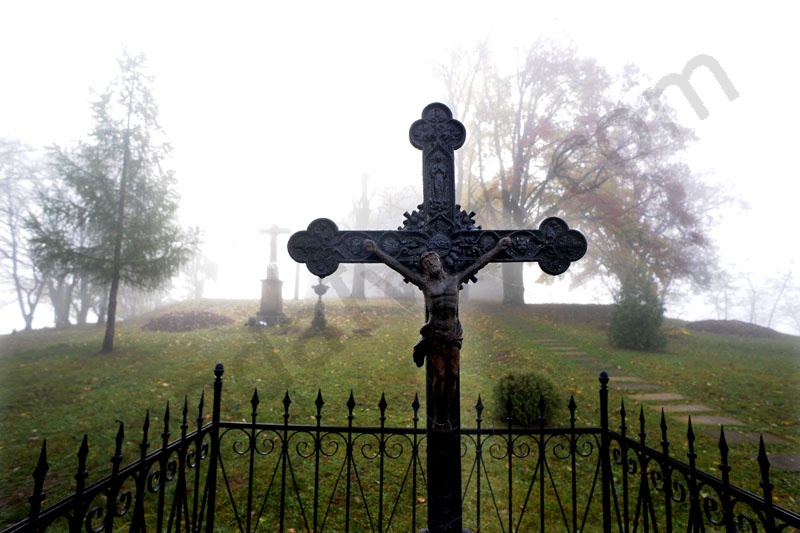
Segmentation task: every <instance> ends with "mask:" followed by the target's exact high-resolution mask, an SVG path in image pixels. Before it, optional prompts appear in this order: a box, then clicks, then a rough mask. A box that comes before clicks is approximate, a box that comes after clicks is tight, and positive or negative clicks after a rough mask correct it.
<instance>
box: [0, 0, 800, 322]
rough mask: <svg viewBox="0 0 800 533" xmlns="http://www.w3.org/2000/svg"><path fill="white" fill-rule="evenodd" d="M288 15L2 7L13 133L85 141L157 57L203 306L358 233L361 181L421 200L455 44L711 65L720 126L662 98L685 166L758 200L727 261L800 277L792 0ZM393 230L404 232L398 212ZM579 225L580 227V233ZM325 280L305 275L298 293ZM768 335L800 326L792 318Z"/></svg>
mask: <svg viewBox="0 0 800 533" xmlns="http://www.w3.org/2000/svg"><path fill="white" fill-rule="evenodd" d="M275 4H276V3H267V2H254V1H253V2H239V3H236V4H225V5H224V6H223V4H222V3H209V2H200V3H189V2H176V3H169V4H167V3H163V2H137V3H122V2H100V1H98V2H85V1H73V2H14V3H12V2H4V3H2V4H0V66H1V67H2V75H3V83H2V84H0V136H2V137H7V138H12V139H19V140H20V141H22V142H24V143H26V144H28V145H31V146H33V147H34V148H36V149H43V148H44V147H46V146H48V145H51V144H54V143H55V144H60V145H66V144H69V143H70V142H72V141H74V140H76V139H79V138H81V137H84V136H85V135H86V133H87V132H88V131H89V130H90V128H91V126H92V117H91V114H90V112H89V107H88V102H89V98H90V95H89V88H90V87H91V86H93V85H94V86H97V87H98V88H102V87H103V86H104V85H105V84H106V82H107V81H108V80H109V79H110V78H111V77H112V76H113V75H114V73H115V71H116V59H117V58H118V57H119V55H120V53H121V50H122V49H123V47H127V49H128V50H129V51H130V52H131V53H139V52H142V53H145V54H146V55H147V58H148V60H149V65H150V71H151V73H152V74H153V75H154V76H155V96H156V98H157V100H158V102H159V106H160V113H161V114H160V117H161V123H162V126H163V127H164V129H165V131H166V134H167V137H168V139H169V140H170V142H171V144H172V146H173V149H174V151H173V157H172V161H171V165H170V166H171V168H172V169H174V170H175V171H176V174H177V177H178V180H179V187H180V193H181V197H182V204H181V217H182V220H183V222H184V223H185V224H186V225H193V226H200V227H201V228H202V229H203V231H204V235H205V242H206V248H205V251H206V254H207V255H208V256H209V257H210V258H211V259H212V260H213V261H215V262H216V263H217V264H218V266H219V273H218V279H217V281H216V282H213V283H211V284H209V285H208V286H207V288H206V293H205V295H206V296H207V297H210V298H253V299H256V298H258V297H259V295H260V282H259V280H260V279H262V278H263V277H265V274H266V265H267V255H268V242H267V238H266V236H264V235H262V234H261V233H260V231H259V230H261V229H263V228H267V227H269V226H272V225H273V224H278V225H280V226H283V227H286V228H289V229H291V230H292V231H297V230H301V229H305V228H306V226H307V224H308V223H309V222H310V221H311V220H313V219H315V218H318V217H327V218H331V219H333V220H335V221H342V220H344V219H345V218H346V217H347V215H348V213H349V212H350V211H351V210H352V208H353V202H354V200H356V199H357V198H358V197H359V196H360V195H361V179H362V176H364V175H368V176H369V186H370V189H371V190H382V189H386V188H397V189H399V188H404V187H409V186H414V187H417V188H418V189H417V190H419V200H420V201H421V196H422V193H421V185H420V180H421V174H420V170H421V157H420V152H419V151H417V150H416V149H414V148H413V147H411V145H410V144H409V142H408V128H409V126H410V124H411V123H412V122H413V121H414V120H416V119H417V118H419V115H420V112H421V111H422V109H423V107H424V106H425V105H427V104H428V103H430V102H434V101H444V102H445V103H447V102H446V96H445V94H444V91H443V86H442V84H441V82H440V81H439V80H438V79H437V78H436V76H435V75H434V67H435V65H436V64H437V63H444V62H446V60H447V55H448V54H449V52H450V51H451V50H453V49H455V48H457V47H461V48H470V47H472V46H474V45H475V44H476V43H477V42H479V41H483V40H486V41H488V42H489V43H490V46H491V48H492V49H493V50H494V53H495V60H496V61H498V62H500V63H504V64H507V65H508V66H512V65H515V64H516V60H517V59H518V58H519V57H520V56H521V54H522V53H523V51H524V50H525V49H526V48H527V47H528V46H529V45H530V44H531V43H532V42H533V40H534V39H536V38H537V37H539V36H545V37H550V38H553V39H556V40H559V41H561V42H563V43H573V44H574V45H575V46H577V48H578V51H579V53H580V54H581V55H584V56H591V57H596V58H597V59H598V60H599V62H600V63H601V64H603V65H605V66H606V67H607V68H608V69H609V70H610V71H612V72H618V71H619V70H620V69H621V68H622V66H623V65H625V64H626V63H635V64H637V65H638V66H639V67H640V68H641V70H642V71H643V72H645V73H647V74H648V75H650V76H651V77H652V79H653V80H654V81H655V80H658V79H660V78H661V77H662V76H664V75H667V74H669V73H671V72H680V71H681V70H682V69H683V68H684V66H685V65H686V63H687V62H688V61H689V60H691V59H692V58H694V57H696V56H698V55H699V54H707V55H709V56H712V57H713V58H715V59H716V60H717V61H718V62H719V64H720V65H721V66H722V68H723V69H724V71H725V73H726V74H727V76H728V77H729V79H730V80H731V82H732V83H733V84H734V85H735V87H736V90H737V91H738V93H739V97H738V98H735V99H733V100H731V99H729V98H728V97H727V96H726V95H725V93H724V92H723V90H722V89H721V88H720V86H719V84H718V83H717V82H716V81H715V80H714V77H713V76H712V75H711V74H710V73H709V72H707V71H705V70H704V69H702V68H701V69H699V70H698V71H697V72H696V73H695V75H693V77H692V84H693V85H694V87H695V88H696V90H697V91H698V93H699V94H700V96H701V98H702V101H703V103H704V105H705V106H706V107H707V109H708V112H709V115H708V116H707V117H706V118H705V119H703V120H701V119H700V118H699V117H698V116H697V114H696V113H695V111H694V110H693V109H692V107H691V106H690V105H689V103H688V102H687V100H686V99H685V98H684V97H683V95H682V94H681V92H680V91H679V90H678V89H677V88H676V87H672V88H669V89H667V90H666V91H665V94H666V95H667V97H668V98H669V99H670V101H671V103H672V104H673V105H674V106H675V107H676V108H677V109H678V113H679V115H678V121H679V123H680V124H681V125H685V126H687V127H690V128H694V129H695V130H696V133H697V134H698V136H699V141H698V142H697V143H696V144H695V145H694V146H693V147H692V149H691V151H690V153H689V154H688V158H689V161H690V163H691V165H692V168H693V169H694V170H695V171H696V172H697V173H698V174H699V175H701V176H703V178H704V179H706V180H707V181H709V182H710V183H723V184H726V185H728V186H730V189H731V191H732V192H733V193H734V194H735V195H736V196H737V197H738V198H740V199H741V200H743V201H746V203H747V208H746V209H744V208H739V207H731V208H730V209H728V210H726V211H725V212H724V213H721V214H720V217H719V218H720V221H721V223H720V224H719V225H718V226H716V227H714V228H713V230H712V231H711V236H712V238H713V240H714V241H715V243H716V245H717V246H718V248H719V253H720V256H721V259H722V263H723V265H725V266H726V268H727V269H728V270H729V272H730V273H731V275H732V276H736V277H739V278H745V279H749V280H750V283H752V284H753V285H755V286H761V285H763V286H766V285H767V284H768V283H769V280H773V279H781V278H782V277H784V276H785V275H786V274H787V273H788V272H790V271H792V270H793V269H794V270H796V269H797V266H798V264H800V263H798V260H799V259H800V251H798V247H797V245H796V242H795V241H796V240H797V237H796V236H795V235H794V232H795V231H796V228H797V225H798V224H797V215H796V203H797V192H798V188H799V187H798V185H797V183H798V180H797V178H798V176H797V174H798V171H797V170H796V169H795V168H794V167H793V166H792V165H791V164H790V161H789V158H790V157H791V156H792V155H793V149H794V147H795V144H796V134H795V133H794V132H793V127H794V125H795V124H797V122H798V118H800V117H798V114H799V113H798V110H797V106H796V105H794V94H793V92H791V89H793V88H794V87H796V77H797V74H796V73H795V70H794V68H793V67H792V66H791V64H790V63H789V53H790V51H792V50H796V49H798V42H797V41H798V38H797V36H796V32H795V28H794V27H793V26H794V20H793V17H789V16H788V13H786V12H783V11H784V10H785V8H784V7H782V4H779V3H777V2H776V3H774V4H771V3H769V2H767V3H766V4H764V3H761V4H759V5H758V9H748V10H747V11H744V10H741V11H739V10H737V9H735V8H733V7H730V6H729V5H726V6H725V7H719V8H716V7H712V6H705V7H703V6H697V5H695V4H693V3H691V2H670V3H668V4H667V3H660V4H642V3H641V2H604V3H595V2H585V3H582V2H577V3H576V2H573V3H569V4H564V3H550V4H549V5H546V6H543V5H539V4H541V3H538V2H524V3H523V2H504V1H499V2H493V3H492V4H491V6H489V5H488V4H487V3H485V2H451V1H445V2H436V3H433V2H424V3H423V2H404V3H402V5H400V4H397V5H392V6H391V7H387V6H388V4H378V3H370V2H352V3H342V2H304V3H294V4H291V5H290V3H288V2H283V3H281V4H283V5H281V6H277V5H275ZM645 6H646V7H645ZM456 118H458V117H456ZM468 134H469V132H468ZM416 203H417V202H415V203H412V204H411V205H408V206H407V207H406V208H407V209H409V210H410V209H413V208H415V206H416ZM476 218H477V219H478V223H479V224H480V223H481V220H480V214H478V216H477V217H476ZM395 219H396V223H395V224H396V225H400V224H401V223H402V211H400V212H398V213H396V216H395ZM568 222H569V223H570V226H572V227H576V228H578V229H580V221H572V220H570V221H568ZM286 239H287V236H285V235H284V236H281V237H280V244H279V246H278V254H279V268H280V273H281V278H282V279H283V280H284V281H285V284H284V288H285V292H284V298H292V297H293V295H294V289H295V273H296V269H295V265H294V264H293V263H292V262H291V261H290V259H289V258H288V255H287V253H286V246H285V243H286ZM590 245H591V244H590ZM526 272H527V277H528V283H527V285H526V298H527V299H528V301H530V302H550V301H561V302H569V301H578V302H602V303H608V302H609V301H610V297H609V296H608V293H607V292H606V291H604V290H603V289H602V288H593V289H592V290H582V291H572V292H571V291H569V290H568V285H569V277H568V276H566V277H565V279H564V280H559V281H558V282H557V283H555V284H554V285H553V286H550V287H543V286H539V285H534V284H533V281H534V279H535V278H536V277H537V276H538V268H537V267H536V266H533V267H526ZM748 276H749V277H748ZM794 279H795V285H798V284H800V277H798V276H797V275H795V277H794ZM315 281H316V280H315V279H314V278H312V277H311V276H310V275H309V274H307V272H306V271H305V267H302V268H301V270H300V282H299V284H300V287H301V289H300V293H301V295H305V294H306V293H307V288H308V287H309V286H310V285H311V284H313V283H315ZM329 294H330V293H329ZM331 297H335V296H331ZM10 299H11V298H10V296H9V297H6V296H5V295H4V296H3V300H2V302H3V303H5V302H6V301H9V300H10ZM765 303H766V302H765ZM769 303H770V304H771V302H769ZM9 309H11V312H10V313H9ZM14 313H17V315H18V311H17V310H16V307H15V304H12V305H6V306H5V307H4V308H3V318H2V320H3V324H2V327H1V328H0V330H2V331H6V330H10V329H11V327H19V324H21V322H20V321H19V318H16V317H15V315H14ZM37 314H39V315H40V317H39V318H40V320H41V319H49V316H46V315H47V313H46V312H44V311H43V310H40V311H39V312H38V313H37ZM667 315H668V316H671V317H677V318H684V319H700V318H717V316H716V314H715V312H714V309H713V308H711V307H710V306H708V305H707V304H705V303H704V297H703V296H702V295H698V296H696V297H693V295H686V294H683V295H681V298H680V300H671V301H669V302H668V308H667ZM730 318H741V319H747V318H748V317H746V316H731V317H730ZM18 322H19V324H18ZM773 327H776V328H778V329H781V330H783V331H787V332H795V333H797V332H800V331H799V330H798V324H797V323H796V322H794V323H793V322H792V321H791V320H789V319H783V320H781V322H780V323H773Z"/></svg>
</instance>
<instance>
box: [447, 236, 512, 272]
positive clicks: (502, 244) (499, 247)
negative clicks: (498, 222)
mask: <svg viewBox="0 0 800 533" xmlns="http://www.w3.org/2000/svg"><path fill="white" fill-rule="evenodd" d="M509 246H511V239H510V238H509V237H503V238H502V239H500V240H499V241H498V242H497V244H496V245H495V247H494V248H492V249H491V250H489V251H488V252H486V253H485V254H483V255H482V256H480V257H479V258H478V260H477V261H475V262H474V263H472V264H471V265H469V266H468V267H467V268H465V269H464V270H462V271H461V272H458V273H457V274H456V275H457V276H458V282H459V283H464V282H465V281H467V280H468V279H469V278H471V277H472V276H474V275H475V274H477V273H478V271H479V270H480V269H482V268H483V267H485V266H486V265H488V264H489V263H491V262H492V259H494V258H495V257H497V256H498V255H499V254H500V252H502V251H503V250H505V249H506V248H508V247H509Z"/></svg>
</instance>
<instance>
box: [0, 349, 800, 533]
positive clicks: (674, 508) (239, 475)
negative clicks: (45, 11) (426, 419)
mask: <svg viewBox="0 0 800 533" xmlns="http://www.w3.org/2000/svg"><path fill="white" fill-rule="evenodd" d="M223 372H224V369H223V367H222V365H221V364H220V365H217V368H216V369H215V381H214V401H213V406H212V408H211V422H209V423H204V421H205V420H206V407H205V403H204V399H203V397H201V400H200V403H199V405H198V410H197V416H196V417H195V418H194V419H191V418H190V415H189V408H188V404H187V403H186V402H184V406H183V409H182V413H181V417H180V424H179V426H178V431H179V435H177V438H176V439H175V440H173V441H170V438H171V436H172V432H173V431H175V428H174V426H173V422H172V419H171V416H170V410H169V406H167V409H166V412H165V413H164V421H163V428H161V431H160V434H158V435H155V431H154V430H153V428H151V427H150V416H149V413H148V414H147V416H146V417H145V422H144V425H143V427H142V430H141V439H140V440H139V449H140V454H139V457H138V458H136V459H135V460H134V461H133V462H131V463H130V464H128V465H127V466H122V463H123V462H124V459H125V458H124V457H123V455H122V443H123V440H124V439H125V427H124V426H123V425H122V424H120V426H119V428H118V431H117V437H116V441H115V449H114V452H113V454H112V456H111V474H110V475H108V476H107V477H105V478H102V479H99V480H98V481H96V482H94V483H91V484H88V483H87V482H88V478H89V472H87V471H86V464H87V463H86V460H87V456H88V453H89V445H88V439H87V438H84V440H83V442H82V444H81V446H80V449H79V451H78V457H77V464H78V466H77V471H76V474H75V476H74V477H75V480H76V484H75V490H74V493H73V494H72V495H71V496H69V497H67V498H65V499H63V500H61V501H59V502H57V503H55V504H53V505H51V506H49V507H45V506H43V503H44V498H45V494H44V489H43V487H44V486H45V479H46V476H47V472H48V464H47V444H46V442H45V443H43V444H42V451H41V455H40V459H39V463H38V465H37V466H36V468H35V470H34V475H33V477H34V488H33V491H32V492H33V495H32V497H31V506H30V512H29V516H28V517H27V518H26V519H25V520H23V521H21V522H20V523H18V524H16V525H13V526H11V527H10V528H8V529H6V530H5V531H6V532H7V533H10V532H21V531H48V530H49V531H75V532H77V531H113V530H115V529H117V530H125V531H208V532H211V531H220V530H224V531H237V530H238V531H245V532H254V531H270V530H274V529H278V530H279V531H286V530H287V529H288V528H294V529H296V530H303V531H309V530H313V531H315V532H324V531H346V530H348V529H349V530H353V531H364V530H369V531H381V532H383V531H417V530H418V528H419V527H420V526H421V524H422V523H423V522H424V517H425V506H426V505H427V502H426V501H425V498H424V495H425V494H426V491H425V488H426V481H427V476H426V474H427V472H426V468H425V461H424V460H422V458H424V454H425V447H426V445H427V437H426V435H425V429H424V428H420V427H419V424H418V422H419V416H418V415H419V409H420V403H419V401H418V400H417V399H416V398H415V399H414V401H413V403H412V404H411V405H410V406H409V407H410V412H409V414H410V416H411V424H410V426H409V427H402V428H399V427H388V426H386V424H385V422H386V419H387V412H388V409H389V406H388V405H387V402H386V400H385V398H381V400H380V401H379V402H378V404H377V407H378V418H377V424H376V425H374V426H361V425H357V424H356V423H355V418H356V414H355V413H356V405H357V404H356V400H355V398H354V396H353V395H352V394H351V395H350V398H349V399H348V401H347V403H346V406H345V407H346V413H347V414H346V415H345V418H346V421H347V422H346V424H344V425H339V426H334V425H326V424H323V421H324V419H325V414H324V413H325V408H326V402H325V401H324V399H323V395H322V393H321V392H320V393H319V394H318V395H317V398H316V401H315V405H314V411H313V412H314V414H313V417H314V419H315V423H314V424H311V425H302V424H295V423H293V422H292V419H293V418H296V417H300V418H302V419H305V418H306V415H305V414H304V415H303V416H300V414H299V413H297V410H292V401H291V399H290V397H289V395H288V393H287V395H286V396H285V398H284V400H283V416H282V420H278V421H273V422H264V421H261V417H262V416H261V413H260V412H259V407H260V400H259V398H258V393H257V391H256V392H255V393H254V394H253V397H252V398H251V400H250V406H251V413H250V421H249V422H226V421H222V420H221V419H220V412H221V405H222V376H223ZM608 382H609V379H608V376H607V375H606V374H605V372H603V373H602V374H601V375H600V389H599V400H600V425H599V426H597V427H577V426H576V425H575V422H576V418H577V417H576V413H577V410H578V406H577V405H576V404H575V402H574V400H573V401H571V402H570V404H569V413H570V417H569V420H567V421H564V423H563V424H562V426H561V427H555V428H546V427H534V428H519V427H513V426H512V425H511V424H510V422H509V423H508V424H505V425H503V426H502V427H496V426H494V427H493V426H492V425H489V426H487V425H485V421H484V418H483V411H484V409H483V404H482V402H481V401H480V399H479V400H478V402H477V404H476V406H475V407H476V410H475V426H474V427H472V428H463V430H462V439H461V449H462V464H463V465H464V469H463V471H462V484H463V493H462V504H463V509H464V522H465V523H467V524H469V525H470V526H472V527H474V528H475V529H476V530H481V531H508V532H511V531H574V532H577V531H607V532H610V531H679V530H680V531H708V530H715V528H716V529H719V530H727V531H767V532H778V531H783V532H785V531H791V530H792V528H795V529H800V515H798V514H797V513H795V512H792V511H790V510H787V509H784V508H782V507H780V506H777V505H775V503H774V501H773V497H772V490H773V487H772V483H771V482H770V477H769V475H770V473H769V461H768V458H767V454H766V450H765V447H764V444H763V441H762V442H761V445H760V452H759V457H758V464H759V469H760V479H761V487H762V494H761V495H756V494H753V493H751V492H748V491H746V490H743V489H741V488H738V487H735V486H733V485H732V484H731V483H730V470H731V468H730V465H729V464H728V445H727V443H726V439H725V433H724V431H722V432H721V434H720V442H719V449H720V462H719V468H718V470H719V472H720V473H721V475H722V478H717V477H714V476H712V475H710V474H708V473H706V472H702V471H700V470H698V468H697V465H696V458H697V452H696V450H695V447H694V446H695V437H694V432H693V430H692V427H691V424H690V425H689V430H688V433H687V435H686V437H687V439H688V453H686V455H685V459H687V460H688V462H682V461H681V460H680V459H679V458H678V457H676V456H674V455H673V454H672V452H670V441H669V439H668V435H667V424H666V421H665V418H664V415H663V414H662V416H661V424H660V433H659V439H660V440H659V447H658V448H650V447H648V446H647V432H646V427H645V418H644V413H643V412H640V414H639V424H638V426H639V427H638V434H637V436H636V438H631V437H629V436H628V423H629V422H628V417H627V413H626V411H625V407H624V404H623V405H622V406H621V407H622V408H621V411H620V418H619V431H613V430H611V429H610V421H609V401H608V395H609V390H608ZM509 408H513V406H509ZM541 412H542V413H544V409H543V408H542V410H541ZM509 413H510V411H509ZM509 420H510V417H509ZM615 423H616V422H615ZM540 426H541V425H540ZM190 428H191V430H190Z"/></svg>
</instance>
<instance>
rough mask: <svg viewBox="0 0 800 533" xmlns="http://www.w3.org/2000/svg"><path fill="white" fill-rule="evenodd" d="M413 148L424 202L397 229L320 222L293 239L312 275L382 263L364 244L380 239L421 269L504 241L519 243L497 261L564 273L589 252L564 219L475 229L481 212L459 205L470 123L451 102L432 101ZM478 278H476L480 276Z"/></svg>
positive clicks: (452, 262)
mask: <svg viewBox="0 0 800 533" xmlns="http://www.w3.org/2000/svg"><path fill="white" fill-rule="evenodd" d="M409 138H410V140H411V144H412V145H413V146H414V147H415V148H418V149H419V150H422V186H423V203H422V204H420V205H419V206H417V210H415V211H413V212H412V213H410V214H409V213H408V212H406V213H404V217H405V220H404V221H403V226H402V227H399V228H398V229H397V230H394V231H381V230H368V231H339V228H338V227H337V226H336V224H335V223H334V222H333V221H331V220H329V219H326V218H319V219H316V220H314V221H313V222H311V224H309V225H308V229H307V230H305V231H298V232H297V233H295V234H294V235H292V236H291V237H290V239H289V244H288V246H289V255H290V256H291V257H292V259H294V260H295V261H298V262H301V263H306V265H307V266H308V269H309V270H310V271H311V273H312V274H314V275H316V276H319V277H325V276H329V275H330V274H333V273H334V272H335V271H336V269H337V268H338V266H339V264H340V263H380V262H381V261H380V259H378V258H377V256H375V255H374V254H372V253H370V252H368V251H366V250H365V249H364V246H363V243H364V240H366V239H370V240H373V241H375V242H376V243H377V244H378V246H379V247H380V248H381V249H382V250H383V251H384V252H386V253H387V254H389V255H391V256H393V257H395V258H396V259H397V260H398V261H400V263H402V264H403V265H405V266H406V267H408V268H410V269H411V270H414V271H419V268H420V266H419V258H420V256H421V255H422V254H423V253H424V252H425V251H428V250H432V251H434V252H436V253H438V254H439V256H440V257H441V259H442V265H443V267H444V269H445V270H446V271H447V272H449V273H453V272H456V271H460V270H463V269H464V268H465V267H467V266H468V265H470V264H471V263H473V262H474V261H475V260H476V259H477V258H479V257H480V256H481V255H483V254H484V253H486V252H488V251H489V250H491V249H492V248H493V247H494V246H495V245H496V244H497V243H498V241H499V240H500V239H502V238H503V237H506V236H508V237H511V240H512V246H510V247H509V248H507V249H506V250H505V251H504V252H503V253H501V254H500V255H499V256H497V257H496V258H494V261H496V262H519V261H535V262H538V263H539V266H540V267H541V269H542V270H543V271H544V272H546V273H548V274H551V275H558V274H561V273H563V272H564V271H566V270H567V268H569V265H570V263H571V262H572V261H577V260H578V259H580V258H581V257H583V254H584V253H585V252H586V239H585V238H584V236H583V235H582V234H581V233H580V232H578V231H576V230H572V229H569V227H568V226H567V224H566V222H564V221H563V220H561V219H560V218H556V217H550V218H547V219H545V220H544V221H543V222H542V223H541V224H540V225H539V228H538V229H525V230H483V229H481V227H480V226H476V225H475V221H474V220H473V218H474V216H475V213H474V212H471V213H467V212H466V211H463V210H462V209H461V206H460V205H458V204H456V198H455V164H454V152H455V150H457V149H458V148H460V147H461V146H462V145H463V144H464V141H465V139H466V130H465V129H464V125H463V124H461V123H460V122H459V121H457V120H455V119H453V114H452V112H451V111H450V109H449V108H448V107H447V106H445V105H444V104H440V103H433V104H430V105H428V106H426V107H425V109H424V110H423V111H422V118H421V119H420V120H417V121H416V122H414V123H413V124H412V125H411V130H410V131H409ZM473 281H474V278H473Z"/></svg>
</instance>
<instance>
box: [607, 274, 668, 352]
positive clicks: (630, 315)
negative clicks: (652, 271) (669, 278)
mask: <svg viewBox="0 0 800 533" xmlns="http://www.w3.org/2000/svg"><path fill="white" fill-rule="evenodd" d="M663 321H664V305H663V304H662V302H661V299H660V298H659V296H658V290H657V288H656V283H655V281H653V278H652V277H651V276H650V275H649V274H648V273H647V272H645V271H644V269H642V268H640V267H637V268H633V269H631V270H630V272H629V273H628V275H627V276H625V279H623V281H622V287H620V291H619V294H617V297H616V303H615V305H614V310H613V311H612V313H611V322H610V325H609V330H608V338H609V342H611V344H613V345H614V346H617V347H619V348H628V349H631V350H644V351H651V352H657V351H661V350H663V349H664V348H665V347H666V345H667V336H666V335H665V334H664V333H663V332H662V331H661V323H662V322H663Z"/></svg>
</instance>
